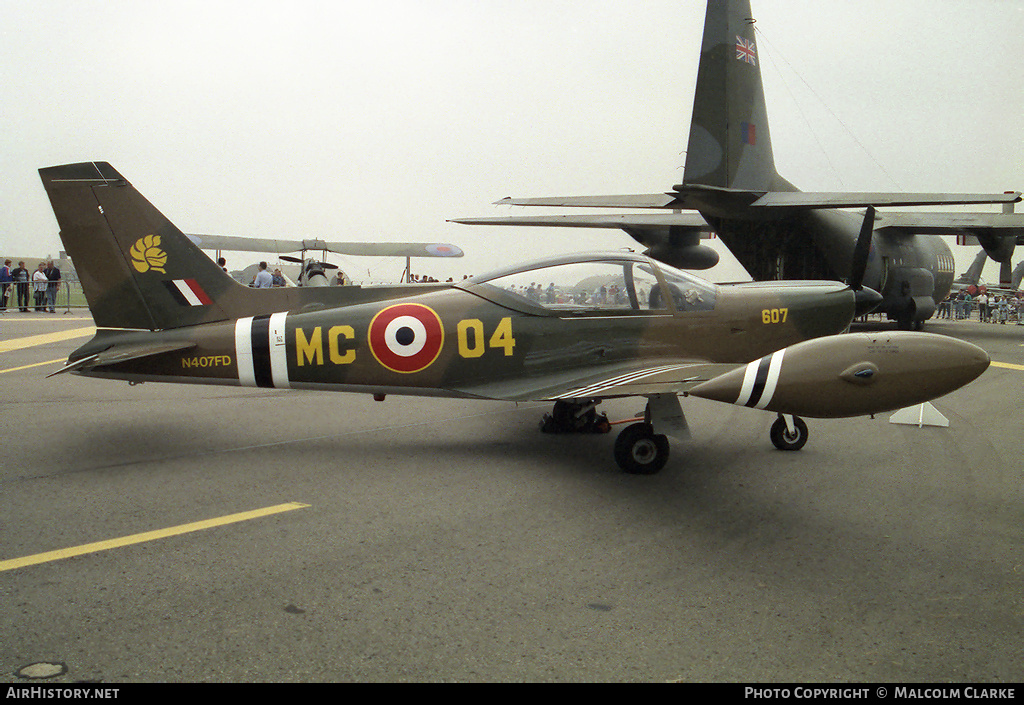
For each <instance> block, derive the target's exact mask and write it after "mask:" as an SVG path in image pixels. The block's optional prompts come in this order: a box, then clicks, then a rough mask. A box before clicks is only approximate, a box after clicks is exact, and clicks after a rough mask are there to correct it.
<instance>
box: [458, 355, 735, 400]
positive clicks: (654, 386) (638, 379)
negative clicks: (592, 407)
mask: <svg viewBox="0 0 1024 705" xmlns="http://www.w3.org/2000/svg"><path fill="white" fill-rule="evenodd" d="M740 366H741V365H736V364H731V363H726V364H723V363H709V362H702V361H684V360H634V361H631V362H627V363H621V362H620V363H614V364H609V365H607V366H606V367H598V368H588V369H587V371H586V373H585V374H581V373H580V371H579V370H565V371H559V372H552V373H549V374H544V375H539V376H532V377H527V378H520V379H516V380H508V381H500V382H492V383H487V384H482V385H475V386H473V387H472V388H466V389H461V390H460V391H463V392H465V393H467V394H472V395H474V396H479V397H482V398H486V399H504V400H508V401H553V400H560V399H564V400H568V399H611V398H614V397H634V396H645V395H649V394H682V393H683V392H686V391H688V390H690V389H692V388H693V387H695V386H697V385H698V384H701V383H702V382H706V381H707V380H710V379H712V378H714V377H717V376H718V375H721V374H724V373H725V372H728V371H730V370H733V369H735V368H737V367H740Z"/></svg>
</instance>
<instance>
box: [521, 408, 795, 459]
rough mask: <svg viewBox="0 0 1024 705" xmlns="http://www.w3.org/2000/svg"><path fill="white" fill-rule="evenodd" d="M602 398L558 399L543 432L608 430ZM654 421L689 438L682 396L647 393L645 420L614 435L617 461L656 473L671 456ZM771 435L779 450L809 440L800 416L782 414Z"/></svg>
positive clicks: (671, 432)
mask: <svg viewBox="0 0 1024 705" xmlns="http://www.w3.org/2000/svg"><path fill="white" fill-rule="evenodd" d="M600 403H601V400H600V399H588V400H585V401H575V402H570V401H558V402H555V406H554V409H552V411H551V413H550V414H545V415H544V418H543V420H542V421H541V430H542V431H543V432H544V433H608V432H609V431H610V430H611V422H609V421H608V416H607V415H606V414H603V413H602V414H599V413H598V412H597V405H598V404H600ZM655 425H657V427H658V428H659V429H664V430H666V432H667V434H668V435H671V436H672V437H673V438H676V439H677V440H689V439H690V428H689V426H688V425H687V423H686V417H685V415H684V414H683V409H682V406H681V405H680V403H679V398H678V397H677V396H675V395H674V394H657V395H653V396H651V397H648V400H647V407H646V408H645V409H644V420H643V421H641V422H638V423H634V424H632V425H630V426H627V427H626V428H624V429H623V430H622V431H621V432H620V433H619V436H618V438H616V439H615V449H614V454H615V462H616V463H618V465H619V467H620V468H622V471H623V472H626V473H629V474H631V475H653V474H655V473H657V472H659V471H660V470H661V469H662V468H663V467H665V463H667V462H668V457H669V441H668V435H666V434H659V433H656V432H655ZM770 437H771V440H772V443H773V444H774V445H775V447H776V448H778V449H779V450H800V449H801V448H803V447H804V444H806V443H807V424H806V423H804V421H803V419H801V418H800V417H798V416H791V415H789V414H779V417H778V419H776V421H775V423H774V424H772V428H771V433H770Z"/></svg>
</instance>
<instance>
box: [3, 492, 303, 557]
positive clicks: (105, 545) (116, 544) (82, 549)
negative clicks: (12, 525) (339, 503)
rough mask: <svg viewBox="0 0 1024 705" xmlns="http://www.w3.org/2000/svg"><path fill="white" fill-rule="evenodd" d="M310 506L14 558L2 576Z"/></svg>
mask: <svg viewBox="0 0 1024 705" xmlns="http://www.w3.org/2000/svg"><path fill="white" fill-rule="evenodd" d="M308 506H309V505H308V504H302V503H300V502H288V503H287V504H278V505H275V506H273V507H264V508H263V509H254V510H252V511H251V512H240V513H238V514H228V515H227V516H223V517H217V518H216V519H206V520H205V521H197V522H194V523H192V524H182V525H180V526H171V527H168V528H166V529H157V530H156V531H147V532H145V533H142V534H133V535H131V536H122V537H121V538H117V539H110V540H108V541H97V542H96V543H87V544H85V545H83V546H72V547H71V548H62V549H59V550H57V551H49V552H48V553H37V554H35V555H32V556H25V557H24V558H11V559H10V560H6V561H0V573H2V572H4V571H5V570H14V569H15V568H24V567H25V566H30V565H37V564H39V563H49V562H50V561H58V560H61V559H63V558H72V557H74V556H82V555H85V554H86V553H96V552H98V551H108V550H110V549H112V548H121V547H123V546H131V545H133V544H136V543H145V542H147V541H155V540H156V539H164V538H167V537H168V536H180V535H181V534H188V533H191V532H193V531H202V530H203V529H212V528H214V527H216V526H224V525H226V524H236V523H238V522H240V521H249V520H250V519H259V518H261V517H265V516H270V515H272V514H280V513H282V512H290V511H292V510H294V509H304V508H305V507H308Z"/></svg>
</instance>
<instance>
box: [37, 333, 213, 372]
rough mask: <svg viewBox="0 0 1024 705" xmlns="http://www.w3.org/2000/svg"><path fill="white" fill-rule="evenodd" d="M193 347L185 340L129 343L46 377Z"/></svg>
mask: <svg viewBox="0 0 1024 705" xmlns="http://www.w3.org/2000/svg"><path fill="white" fill-rule="evenodd" d="M195 346H196V343H195V342H192V341H187V340H186V341H178V342H166V343H130V344H127V345H115V346H114V347H110V348H107V349H106V350H104V351H102V352H100V353H97V354H95V355H90V356H88V357H84V358H82V359H81V360H76V361H75V362H72V363H71V364H69V365H67V366H65V367H63V368H62V369H59V370H57V371H56V372H54V373H53V374H51V375H48V376H49V377H53V376H54V375H59V374H63V373H64V372H75V371H77V370H86V369H88V370H93V369H96V368H97V367H105V366H107V365H113V364H117V363H119V362H127V361H128V360H138V359H140V358H143V357H152V356H153V355H160V354H162V353H167V352H173V351H175V350H188V349H189V348H194V347H195Z"/></svg>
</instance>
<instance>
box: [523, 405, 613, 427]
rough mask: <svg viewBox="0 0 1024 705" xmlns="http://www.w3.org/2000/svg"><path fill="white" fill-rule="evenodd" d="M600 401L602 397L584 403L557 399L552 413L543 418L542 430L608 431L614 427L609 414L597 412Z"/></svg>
mask: <svg viewBox="0 0 1024 705" xmlns="http://www.w3.org/2000/svg"><path fill="white" fill-rule="evenodd" d="M600 403H601V400H600V399H595V400H590V401H587V402H582V403H576V402H567V401H557V402H555V407H554V408H553V409H552V410H551V413H550V414H544V418H543V419H541V422H540V430H541V431H543V432H544V433H608V432H609V431H611V429H612V427H611V424H610V423H609V422H608V415H607V414H603V413H602V414H599V413H597V409H596V406H597V405H598V404H600ZM583 409H586V411H583Z"/></svg>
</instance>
